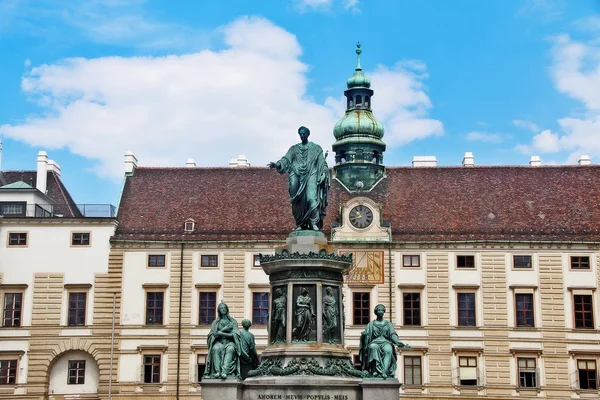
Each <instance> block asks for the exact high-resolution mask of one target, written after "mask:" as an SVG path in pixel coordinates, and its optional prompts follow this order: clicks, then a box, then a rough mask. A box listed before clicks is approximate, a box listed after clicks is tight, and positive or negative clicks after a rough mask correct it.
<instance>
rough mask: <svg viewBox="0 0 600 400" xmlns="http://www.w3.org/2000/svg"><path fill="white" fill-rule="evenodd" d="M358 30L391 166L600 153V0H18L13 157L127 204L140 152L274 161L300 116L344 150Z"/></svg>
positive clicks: (6, 27)
mask: <svg viewBox="0 0 600 400" xmlns="http://www.w3.org/2000/svg"><path fill="white" fill-rule="evenodd" d="M357 41H360V42H361V44H362V48H363V54H362V59H361V62H362V66H363V69H364V70H365V72H366V73H367V74H368V75H369V77H371V80H372V88H373V89H374V90H375V95H374V97H373V110H374V114H375V116H376V117H377V118H379V119H380V120H382V122H383V123H384V126H385V129H386V135H385V136H384V141H385V142H386V143H387V144H388V149H387V151H386V153H385V164H386V165H390V166H391V165H400V166H408V165H410V163H411V160H412V157H413V156H415V155H434V156H436V157H437V159H438V163H439V165H460V163H461V161H462V157H463V154H464V153H465V152H466V151H471V152H473V153H474V155H475V163H476V164H477V165H507V164H508V165H515V164H516V165H526V164H527V163H528V161H529V158H530V156H531V155H539V156H540V157H541V158H542V162H543V163H545V164H575V163H577V160H578V158H579V156H580V155H581V154H589V155H590V156H591V157H592V162H593V163H598V162H600V2H599V1H597V0H577V1H566V0H565V1H561V0H556V1H550V0H504V1H500V0H498V1H491V0H490V1H476V0H469V1H458V0H456V1H450V0H448V1H439V0H419V1H417V0H413V1H400V0H393V1H392V0H269V1H266V0H265V1H246V0H238V1H233V0H232V1H205V0H196V1H176V2H175V1H166V0H163V1H158V0H86V1H75V0H73V1H67V0H0V88H1V89H2V90H0V136H1V140H2V142H3V155H2V169H4V170H9V169H10V170H14V169H34V168H35V160H36V154H37V152H38V151H39V150H46V151H47V152H48V154H49V156H50V158H51V159H53V160H55V161H56V162H58V163H59V164H60V166H61V168H62V176H63V180H64V181H65V184H66V185H67V187H68V189H69V190H70V191H71V193H72V194H73V196H74V198H75V200H76V201H77V202H78V203H112V204H116V203H117V202H118V197H119V193H120V190H121V185H122V182H123V155H124V153H125V151H127V150H133V151H134V152H135V154H136V156H137V158H138V160H139V165H143V166H183V165H185V162H186V160H187V158H194V159H195V161H196V163H197V165H199V166H225V165H227V164H228V162H229V160H230V159H231V158H235V157H237V155H238V154H245V155H246V156H247V157H248V158H249V160H250V162H251V163H252V164H253V165H265V164H266V163H267V162H268V161H270V160H276V159H277V158H278V157H279V156H281V155H282V154H283V153H284V152H285V150H286V149H287V148H288V147H289V146H290V145H291V144H293V143H295V142H297V140H298V138H297V136H296V129H297V127H298V126H299V125H306V126H308V127H309V128H311V131H312V135H311V140H314V141H315V142H318V143H319V144H321V145H322V146H323V147H324V148H330V147H331V144H332V143H333V135H332V129H333V126H334V124H335V122H336V121H337V120H338V119H339V118H340V117H341V115H342V114H343V112H344V107H343V104H344V102H343V101H342V99H343V91H344V89H345V81H346V79H347V78H348V77H349V76H350V75H351V74H352V71H353V68H354V66H355V62H356V55H355V53H354V48H355V45H356V42H357ZM330 157H331V156H330ZM329 164H330V165H332V161H331V160H330V161H329Z"/></svg>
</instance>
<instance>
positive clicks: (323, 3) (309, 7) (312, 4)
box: [292, 0, 360, 13]
mask: <svg viewBox="0 0 600 400" xmlns="http://www.w3.org/2000/svg"><path fill="white" fill-rule="evenodd" d="M292 1H293V2H294V5H295V6H296V8H297V9H298V10H300V11H302V12H306V11H325V12H328V11H331V10H332V9H333V8H335V7H338V6H341V7H343V8H344V9H345V10H347V11H350V12H353V13H358V12H360V8H359V7H358V3H359V2H360V0H335V1H334V0H292ZM338 1H339V2H338Z"/></svg>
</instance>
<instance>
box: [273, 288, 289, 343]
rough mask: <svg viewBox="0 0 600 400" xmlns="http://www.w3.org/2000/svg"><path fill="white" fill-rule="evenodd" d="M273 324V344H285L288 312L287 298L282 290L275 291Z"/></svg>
mask: <svg viewBox="0 0 600 400" xmlns="http://www.w3.org/2000/svg"><path fill="white" fill-rule="evenodd" d="M273 308H274V309H275V311H274V312H273V322H272V325H271V326H272V331H271V343H285V316H286V311H287V296H286V295H285V293H284V292H283V290H282V289H281V288H277V289H275V299H274V300H273Z"/></svg>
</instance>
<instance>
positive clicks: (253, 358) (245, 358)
mask: <svg viewBox="0 0 600 400" xmlns="http://www.w3.org/2000/svg"><path fill="white" fill-rule="evenodd" d="M251 326H252V321H250V320H249V319H244V320H242V327H243V328H244V329H242V330H241V331H240V336H241V340H240V375H241V377H242V379H245V378H246V376H247V374H248V371H249V370H252V369H254V368H256V367H257V366H258V353H257V352H256V341H255V339H254V334H253V333H252V332H250V327H251Z"/></svg>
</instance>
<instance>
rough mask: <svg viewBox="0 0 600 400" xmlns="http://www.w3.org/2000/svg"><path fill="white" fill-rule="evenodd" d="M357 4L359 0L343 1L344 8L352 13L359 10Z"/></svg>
mask: <svg viewBox="0 0 600 400" xmlns="http://www.w3.org/2000/svg"><path fill="white" fill-rule="evenodd" d="M358 3H359V0H343V4H344V8H345V9H346V10H350V11H352V12H359V11H360V8H358Z"/></svg>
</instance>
